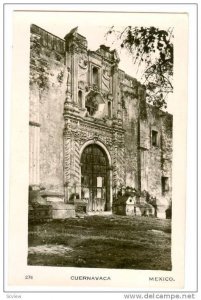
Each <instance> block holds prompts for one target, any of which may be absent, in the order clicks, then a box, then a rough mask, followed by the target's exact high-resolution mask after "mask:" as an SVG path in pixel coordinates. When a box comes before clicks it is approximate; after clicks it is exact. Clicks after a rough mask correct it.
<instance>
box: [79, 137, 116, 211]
mask: <svg viewBox="0 0 201 300" xmlns="http://www.w3.org/2000/svg"><path fill="white" fill-rule="evenodd" d="M109 175H110V174H109V161H108V157H107V154H106V152H105V151H104V149H103V148H102V147H101V146H100V145H98V144H95V143H93V144H89V145H88V146H86V147H85V148H84V150H83V152H82V154H81V198H82V199H83V200H85V201H87V203H88V204H87V211H89V212H101V211H108V210H110V178H109V177H110V176H109Z"/></svg>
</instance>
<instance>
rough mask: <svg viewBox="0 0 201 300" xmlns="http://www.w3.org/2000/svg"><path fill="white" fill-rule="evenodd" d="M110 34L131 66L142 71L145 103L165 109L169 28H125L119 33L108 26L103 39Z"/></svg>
mask: <svg viewBox="0 0 201 300" xmlns="http://www.w3.org/2000/svg"><path fill="white" fill-rule="evenodd" d="M112 34H113V35H114V34H115V38H117V39H118V40H119V41H120V43H121V44H120V46H121V48H124V49H127V50H128V51H129V53H130V54H131V55H132V57H133V62H134V64H135V65H137V67H138V68H143V69H144V71H143V75H142V80H143V82H142V83H143V84H144V85H145V86H146V90H147V95H146V96H147V102H148V103H151V104H153V105H154V106H156V107H158V108H167V102H166V100H167V96H168V94H169V93H172V92H173V85H172V80H173V55H174V51H173V50H174V49H173V43H172V40H173V28H168V29H167V30H161V29H159V28H156V27H132V26H128V27H126V28H124V30H123V31H121V32H119V31H117V30H115V28H114V26H112V27H111V28H110V29H109V31H108V32H107V35H112Z"/></svg>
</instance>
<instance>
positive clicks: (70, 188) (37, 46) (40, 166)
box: [29, 25, 172, 218]
mask: <svg viewBox="0 0 201 300" xmlns="http://www.w3.org/2000/svg"><path fill="white" fill-rule="evenodd" d="M118 65H119V57H118V54H117V52H116V51H115V50H110V49H109V47H106V46H104V45H101V46H100V48H99V49H98V50H97V51H90V50H88V48H87V40H86V38H85V37H84V36H82V35H80V34H79V33H78V30H77V28H75V29H73V30H71V31H70V32H69V33H68V34H67V35H66V36H65V38H64V39H60V38H59V37H57V36H54V35H53V34H51V33H49V32H47V31H45V30H44V29H42V28H40V27H38V26H36V25H32V26H31V40H30V117H29V120H30V122H29V128H30V129H29V130H30V138H29V143H30V158H29V166H30V180H29V181H30V189H32V190H34V189H35V190H38V191H39V194H40V197H42V198H43V199H44V200H45V201H46V202H48V203H51V205H52V207H53V208H54V209H55V211H56V210H57V213H55V217H62V218H63V217H64V218H65V217H68V216H70V215H71V214H72V213H73V210H74V208H76V203H77V204H79V205H81V204H82V203H83V204H85V207H86V212H87V213H93V212H94V213H99V212H108V213H110V212H112V207H113V200H114V199H115V197H117V195H118V192H119V191H120V190H121V191H122V190H124V189H125V188H126V187H129V188H132V189H133V190H135V191H137V192H138V194H139V195H140V193H142V192H143V191H146V192H148V193H149V194H150V195H152V196H153V197H154V198H155V199H156V201H157V205H158V216H160V214H161V216H164V212H165V210H166V209H167V208H168V207H169V206H170V205H171V192H172V191H171V187H172V115H170V114H168V113H166V112H163V111H161V110H158V109H157V108H155V107H153V106H151V105H148V104H147V103H146V100H145V97H146V90H145V87H144V86H143V85H142V84H141V83H140V82H138V81H137V80H136V79H134V78H132V77H130V76H128V75H127V74H126V73H125V72H124V71H122V70H120V69H119V67H118ZM139 201H140V200H139ZM79 205H77V207H78V206H79Z"/></svg>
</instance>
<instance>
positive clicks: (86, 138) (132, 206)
mask: <svg viewBox="0 0 201 300" xmlns="http://www.w3.org/2000/svg"><path fill="white" fill-rule="evenodd" d="M12 22H13V23H12V32H13V35H12V45H13V47H12V52H13V57H12V102H11V174H10V175H11V176H10V198H9V230H8V231H9V249H8V286H11V287H12V286H16V287H20V286H24V287H25V288H26V289H29V288H31V290H37V288H39V287H41V286H45V290H48V289H54V288H56V289H57V290H58V289H59V288H61V289H62V288H63V289H66V290H73V289H76V288H79V289H80V290H82V289H85V290H90V289H93V288H96V289H98V290H101V289H110V288H113V289H128V290H129V289H133V290H134V289H136V290H139V289H147V290H149V289H151V288H153V289H158V290H160V289H162V290H168V289H169V290H173V289H182V288H184V274H185V273H184V267H185V266H184V251H185V206H186V189H185V187H186V145H187V140H186V130H187V88H188V85H187V79H188V78H187V64H188V14H187V13H165V12H164V13H149V12H144V13H135V12H122V11H121V12H109V11H105V12H98V11H96V12H95V11H93V12H89V11H88V12H87V11H80V12H78V11H77V12H76V11H70V9H69V11H68V10H63V11H58V10H57V11H56V10H55V11H45V10H40V9H37V10H23V11H22V10H14V11H13V13H12Z"/></svg>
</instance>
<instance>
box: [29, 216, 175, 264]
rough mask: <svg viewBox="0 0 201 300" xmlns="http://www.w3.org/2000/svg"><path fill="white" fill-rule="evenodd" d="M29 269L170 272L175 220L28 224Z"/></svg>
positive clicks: (101, 219)
mask: <svg viewBox="0 0 201 300" xmlns="http://www.w3.org/2000/svg"><path fill="white" fill-rule="evenodd" d="M28 244H29V253H28V264H29V265H37V266H60V267H62V266H63V267H84V268H112V269H119V268H121V269H141V270H171V220H160V219H155V218H149V217H131V216H130V217H126V216H115V215H111V216H85V217H84V218H72V219H66V220H53V221H51V222H48V223H44V224H40V225H29V238H28Z"/></svg>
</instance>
